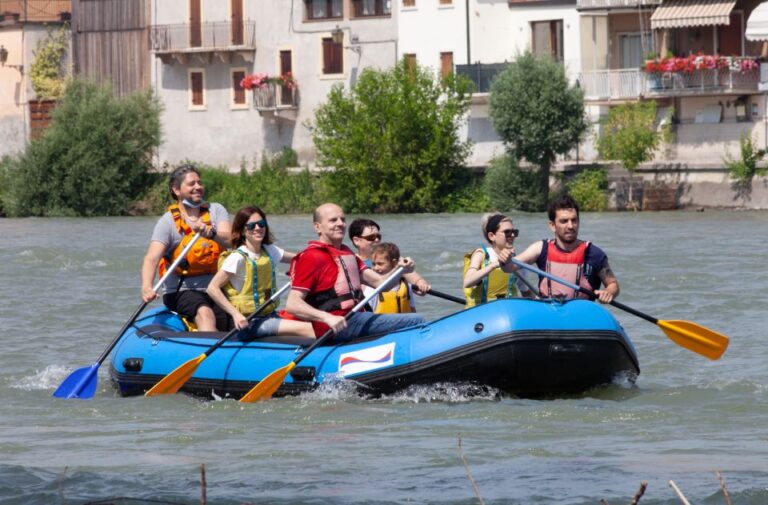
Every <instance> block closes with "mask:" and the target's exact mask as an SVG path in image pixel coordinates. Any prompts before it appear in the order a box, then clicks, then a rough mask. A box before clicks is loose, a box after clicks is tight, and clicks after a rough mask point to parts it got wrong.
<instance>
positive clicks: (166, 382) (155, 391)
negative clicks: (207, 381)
mask: <svg viewBox="0 0 768 505" xmlns="http://www.w3.org/2000/svg"><path fill="white" fill-rule="evenodd" d="M289 287H291V283H290V282H289V283H287V284H286V285H285V286H283V287H282V288H280V289H279V290H278V291H277V292H276V293H275V294H273V295H272V296H271V297H269V300H267V301H266V302H264V303H262V304H261V305H259V306H258V308H256V311H255V312H254V313H253V314H251V315H250V316H248V320H249V321H250V320H251V319H252V318H253V317H255V316H257V315H259V314H261V312H262V311H263V310H264V309H265V308H266V307H267V306H269V304H271V303H272V302H273V301H275V300H277V299H278V298H280V297H281V296H282V295H283V293H285V292H286V291H287V290H288V288H289ZM239 331H242V330H240V329H238V328H235V329H233V330H232V331H230V332H229V333H227V334H226V335H224V336H223V337H221V338H220V339H219V340H218V342H216V343H215V344H213V345H212V346H211V347H209V348H208V350H207V351H205V352H204V353H203V354H201V355H200V356H198V357H197V358H192V359H191V360H189V361H187V362H186V363H182V364H181V365H179V366H178V367H177V368H176V369H175V370H174V371H173V372H171V373H169V374H168V375H166V376H165V377H163V378H162V379H160V382H158V383H157V384H155V385H154V387H153V388H152V389H150V390H149V391H147V392H146V393H144V396H155V395H170V394H173V393H175V392H177V391H178V390H179V389H181V386H183V385H184V384H185V383H186V382H187V381H188V380H189V379H190V377H192V374H194V373H195V370H197V367H199V366H200V363H202V362H203V361H205V359H206V358H207V357H208V356H210V355H211V354H213V351H215V350H216V349H218V348H219V347H221V346H222V345H223V344H224V342H226V341H227V340H229V338H230V337H231V336H232V335H234V334H236V333H237V332H239Z"/></svg>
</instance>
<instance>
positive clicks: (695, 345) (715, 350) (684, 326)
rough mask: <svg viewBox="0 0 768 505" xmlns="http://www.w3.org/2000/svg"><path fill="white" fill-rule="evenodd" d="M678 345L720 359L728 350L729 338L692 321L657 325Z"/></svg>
mask: <svg viewBox="0 0 768 505" xmlns="http://www.w3.org/2000/svg"><path fill="white" fill-rule="evenodd" d="M657 324H658V325H659V327H661V329H662V330H664V333H666V334H667V336H668V337H669V338H670V339H672V341H673V342H675V343H676V344H677V345H679V346H681V347H685V348H686V349H689V350H691V351H693V352H696V353H699V354H701V355H702V356H706V357H707V358H709V359H712V360H715V359H720V356H722V355H723V353H724V352H725V350H726V349H727V348H728V342H729V340H728V337H726V336H725V335H723V334H722V333H718V332H716V331H713V330H710V329H709V328H705V327H704V326H701V325H700V324H696V323H692V322H690V321H662V320H661V319H660V320H659V322H658V323H657Z"/></svg>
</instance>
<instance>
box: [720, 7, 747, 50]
mask: <svg viewBox="0 0 768 505" xmlns="http://www.w3.org/2000/svg"><path fill="white" fill-rule="evenodd" d="M741 16H742V13H741V12H731V24H728V25H720V26H718V27H717V39H718V42H719V46H720V47H719V48H717V49H718V50H717V51H715V52H716V53H717V54H721V55H723V56H742V55H743V54H744V51H743V47H744V43H743V42H744V30H743V29H742V17H741Z"/></svg>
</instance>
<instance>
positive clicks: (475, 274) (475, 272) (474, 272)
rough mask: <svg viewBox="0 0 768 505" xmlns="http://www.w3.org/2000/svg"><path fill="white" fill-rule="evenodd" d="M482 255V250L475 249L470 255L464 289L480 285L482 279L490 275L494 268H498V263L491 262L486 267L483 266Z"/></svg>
mask: <svg viewBox="0 0 768 505" xmlns="http://www.w3.org/2000/svg"><path fill="white" fill-rule="evenodd" d="M484 256H485V253H483V250H482V249H477V250H475V252H473V253H472V257H471V258H470V260H469V268H468V269H467V273H466V274H465V275H464V287H465V288H471V287H474V286H477V285H478V284H480V281H482V280H483V278H484V277H485V276H486V275H488V274H489V273H491V272H492V271H493V270H494V269H495V268H498V266H499V263H498V262H496V261H491V262H489V263H488V265H487V266H483V257H484Z"/></svg>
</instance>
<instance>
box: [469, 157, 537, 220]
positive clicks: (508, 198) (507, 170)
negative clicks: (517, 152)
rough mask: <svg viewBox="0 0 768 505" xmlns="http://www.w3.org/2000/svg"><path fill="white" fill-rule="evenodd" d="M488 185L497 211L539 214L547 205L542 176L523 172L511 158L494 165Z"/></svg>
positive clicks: (495, 161)
mask: <svg viewBox="0 0 768 505" xmlns="http://www.w3.org/2000/svg"><path fill="white" fill-rule="evenodd" d="M484 182H485V192H486V194H487V195H488V198H489V199H490V203H491V207H492V208H494V209H497V210H512V209H515V210H521V211H524V212H535V211H538V210H540V209H541V208H543V207H544V206H546V204H547V201H546V195H545V194H544V193H542V192H541V190H540V188H539V174H538V173H537V172H536V171H531V170H523V169H521V168H520V165H519V164H518V162H517V159H516V158H515V157H514V156H512V155H510V154H505V155H503V156H500V157H498V158H495V159H494V160H492V161H491V164H490V166H489V167H488V170H487V171H486V173H485V181H484Z"/></svg>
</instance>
